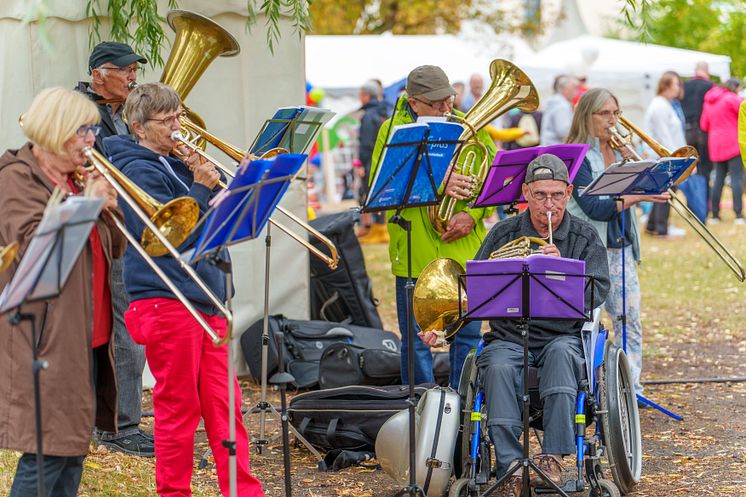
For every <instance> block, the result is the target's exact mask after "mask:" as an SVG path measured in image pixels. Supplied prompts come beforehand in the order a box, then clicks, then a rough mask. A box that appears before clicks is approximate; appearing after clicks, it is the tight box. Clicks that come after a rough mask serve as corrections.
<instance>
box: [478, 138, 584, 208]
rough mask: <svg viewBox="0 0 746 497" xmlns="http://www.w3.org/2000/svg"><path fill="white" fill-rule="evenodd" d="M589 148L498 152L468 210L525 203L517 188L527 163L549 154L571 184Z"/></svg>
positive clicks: (574, 145)
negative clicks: (561, 164)
mask: <svg viewBox="0 0 746 497" xmlns="http://www.w3.org/2000/svg"><path fill="white" fill-rule="evenodd" d="M589 148H590V146H589V145H586V144H567V145H549V146H546V147H530V148H521V149H518V150H501V151H499V152H498V153H497V155H496V156H495V160H494V161H493V162H492V166H490V170H489V171H488V172H487V177H486V178H485V180H484V184H483V186H482V191H481V192H480V193H479V195H478V196H477V200H476V201H475V202H474V205H473V206H472V207H491V206H494V205H509V204H518V203H523V202H525V201H526V199H525V198H523V193H522V192H521V185H522V184H523V180H524V178H525V177H526V168H527V167H528V164H529V162H531V161H532V160H534V159H535V158H536V157H538V156H539V155H542V154H552V155H556V156H557V157H559V158H560V159H562V161H563V162H564V163H565V165H566V166H567V172H568V173H569V176H570V182H571V183H572V180H573V179H575V175H576V174H577V173H578V169H580V165H581V164H582V163H583V159H584V158H585V154H586V153H588V149H589Z"/></svg>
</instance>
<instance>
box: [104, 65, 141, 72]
mask: <svg viewBox="0 0 746 497" xmlns="http://www.w3.org/2000/svg"><path fill="white" fill-rule="evenodd" d="M99 69H108V70H109V71H119V72H122V73H126V74H127V75H130V74H135V73H136V72H137V70H138V69H140V66H138V65H137V64H134V65H129V66H126V67H117V66H101V67H99Z"/></svg>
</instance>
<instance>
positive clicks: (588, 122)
mask: <svg viewBox="0 0 746 497" xmlns="http://www.w3.org/2000/svg"><path fill="white" fill-rule="evenodd" d="M620 114H621V110H620V109H619V101H618V100H617V98H616V97H615V96H614V95H613V94H612V93H611V92H610V91H609V90H605V89H603V88H593V89H591V90H588V91H587V92H586V93H585V94H584V95H583V96H582V97H581V98H580V101H579V102H578V106H577V107H576V108H575V114H574V115H573V119H572V125H571V126H570V134H569V135H568V137H567V143H587V144H588V145H590V147H591V148H590V150H588V155H586V157H585V160H584V161H583V164H582V165H581V166H580V169H579V170H578V173H577V175H576V176H575V179H574V180H573V184H574V185H575V190H574V191H573V198H572V200H571V201H570V203H569V204H568V206H567V210H568V211H570V213H571V214H573V215H575V216H577V217H579V218H581V219H585V220H586V221H588V222H590V223H591V224H592V225H593V226H594V227H595V228H596V230H597V231H598V234H599V236H600V237H601V241H602V242H603V243H604V244H605V245H606V252H607V256H608V258H609V276H610V278H611V289H610V290H609V295H608V296H607V297H606V302H605V307H606V312H608V313H609V315H610V316H611V319H612V321H613V323H614V337H615V340H616V342H617V344H618V345H619V346H620V347H621V346H622V322H621V320H620V317H621V315H622V314H623V311H624V309H622V257H624V263H625V270H626V290H627V291H626V302H627V309H626V311H627V313H626V315H627V357H628V358H629V359H630V364H631V369H632V376H633V379H634V384H635V390H636V392H637V393H641V392H642V386H641V385H640V369H641V367H642V321H641V318H640V280H639V279H638V277H637V268H636V263H639V262H640V234H639V228H638V226H637V213H636V208H635V206H636V205H637V204H639V203H640V202H655V203H663V202H666V200H668V194H667V193H666V194H662V195H624V196H623V197H622V199H623V202H622V201H619V200H615V199H613V198H610V197H580V196H579V195H580V193H582V192H583V190H584V189H585V188H586V187H587V186H588V185H589V184H590V183H591V181H593V180H594V179H595V178H597V177H598V176H600V175H601V174H602V173H603V172H604V170H605V169H606V168H607V167H608V166H610V165H611V164H613V163H615V162H619V161H620V160H622V156H621V155H620V153H619V152H617V151H616V150H614V149H613V148H612V147H611V145H610V139H611V133H610V132H609V129H610V128H611V127H613V126H615V125H616V123H617V121H618V120H619V115H620ZM623 209H624V216H622V210H623ZM622 218H623V219H624V230H622ZM622 231H624V237H622Z"/></svg>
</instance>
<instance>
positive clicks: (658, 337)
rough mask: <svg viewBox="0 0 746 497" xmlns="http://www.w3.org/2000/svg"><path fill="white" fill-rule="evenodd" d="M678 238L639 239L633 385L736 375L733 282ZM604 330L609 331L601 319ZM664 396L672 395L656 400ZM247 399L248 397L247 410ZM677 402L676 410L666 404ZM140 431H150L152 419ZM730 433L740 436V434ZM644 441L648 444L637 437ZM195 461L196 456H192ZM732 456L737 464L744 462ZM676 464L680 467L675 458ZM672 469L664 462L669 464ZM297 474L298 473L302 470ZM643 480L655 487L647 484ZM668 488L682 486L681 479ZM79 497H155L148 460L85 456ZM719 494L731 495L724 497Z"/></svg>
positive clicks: (301, 488)
mask: <svg viewBox="0 0 746 497" xmlns="http://www.w3.org/2000/svg"><path fill="white" fill-rule="evenodd" d="M731 215H732V214H731ZM671 218H672V220H673V222H675V223H676V224H678V225H679V226H682V227H686V226H685V225H684V223H683V221H681V220H680V219H679V218H678V217H677V216H676V215H675V214H672V215H671ZM712 230H713V232H714V233H715V234H716V235H717V236H718V237H719V238H720V239H721V240H722V241H723V242H724V243H725V244H726V245H727V246H728V247H729V248H730V249H731V250H733V252H734V253H735V254H736V256H737V257H738V258H739V259H740V260H746V244H744V240H746V226H735V225H733V224H732V219H728V218H727V217H726V219H725V222H724V223H723V224H720V225H718V226H714V227H712ZM687 231H688V233H687V235H686V236H685V237H683V238H678V239H669V240H667V239H659V238H651V237H649V236H644V237H643V260H644V262H643V264H642V266H641V267H640V268H639V270H640V278H641V280H642V298H643V304H642V313H643V326H644V330H645V344H644V347H645V369H644V370H643V378H647V379H651V378H660V377H666V378H675V377H693V376H734V375H736V374H741V375H742V374H743V369H742V367H741V363H742V362H743V360H744V357H746V331H745V329H746V327H745V326H744V324H743V321H744V317H746V312H745V311H744V306H743V299H744V292H745V290H746V287H744V286H743V285H742V284H741V283H739V282H738V281H737V280H736V279H735V277H734V276H733V275H732V274H731V273H730V272H729V271H728V270H727V269H726V268H725V266H724V265H723V264H722V263H721V262H720V261H719V260H718V259H717V258H716V256H715V255H714V254H713V252H712V251H711V250H710V249H709V248H708V247H707V246H706V245H705V244H704V243H703V242H702V241H701V240H700V239H699V238H698V237H697V236H696V235H694V234H693V233H691V230H689V229H687ZM364 252H365V257H366V264H367V270H368V273H369V275H370V277H371V279H372V280H373V284H374V291H375V295H376V297H377V298H378V299H379V300H380V303H381V304H380V307H379V311H380V313H381V317H382V318H383V321H384V326H385V327H386V328H387V329H391V330H396V329H397V326H396V309H395V299H394V284H393V283H394V279H393V277H392V276H391V273H390V270H389V262H388V253H387V250H386V246H384V245H376V246H366V247H364ZM606 323H607V325H608V324H610V323H608V320H607V321H606ZM739 371H740V372H739ZM650 390H652V394H653V395H654V396H655V398H656V399H660V398H664V399H665V400H666V401H667V402H672V403H673V406H672V408H680V409H687V407H686V405H685V404H684V403H683V402H684V400H683V399H684V397H686V395H687V394H686V390H685V389H679V390H675V389H673V388H672V389H666V390H664V389H656V388H652V389H650ZM247 391H248V395H245V398H244V405H245V406H247V407H253V403H255V402H256V400H257V398H258V394H257V389H256V388H255V387H249V388H247ZM667 391H671V392H678V393H673V394H671V395H670V396H668V397H666V396H665V395H666V393H665V392H667ZM733 395H735V396H736V401H735V403H733V402H731V404H728V402H729V401H728V400H727V399H726V400H724V404H723V405H722V406H721V408H720V409H721V410H722V411H723V413H724V415H725V416H726V417H727V415H728V414H727V413H728V412H730V413H731V414H732V413H733V412H735V409H736V406H737V405H738V404H739V403H741V404H742V403H743V399H744V388H743V384H740V386H738V384H734V388H733V392H732V393H731V396H730V399H733ZM247 397H251V399H250V402H249V400H248V398H247ZM677 399H678V400H677ZM677 402H679V404H676V403H677ZM648 411H649V410H648ZM696 412H700V411H696ZM31 415H33V413H29V416H31ZM645 416H646V418H645V419H648V418H647V417H650V418H651V419H654V420H655V421H650V423H653V422H655V423H659V424H661V423H665V421H663V420H661V415H657V414H649V413H646V414H645ZM695 418H696V416H693V417H692V418H690V423H689V424H687V425H676V426H677V427H678V428H674V429H673V430H674V431H673V433H674V436H675V435H676V433H678V432H677V431H675V430H686V431H685V432H683V433H682V435H681V436H682V437H684V438H685V439H689V440H691V435H690V433H691V432H694V431H696V430H698V429H699V428H701V429H703V430H704V429H705V428H707V427H708V425H707V423H706V422H705V421H701V426H700V425H697V424H696V423H697V420H696V419H695ZM644 421H645V420H644ZM148 422H149V423H152V420H149V421H148ZM647 422H648V421H646V423H647ZM652 426H655V428H654V429H653V430H652V431H655V432H661V433H669V434H670V433H672V432H670V431H669V432H664V428H662V427H660V426H659V425H652ZM250 431H252V426H250ZM740 431H741V432H743V430H740ZM648 436H653V435H646V437H648ZM667 436H669V435H667ZM741 436H743V433H742V435H741ZM200 437H201V438H202V439H204V434H198V439H199V438H200ZM695 438H696V437H695ZM661 447H662V448H661V449H660V450H661V452H662V453H664V454H667V453H666V450H667V449H665V447H663V446H661ZM677 450H679V451H681V450H682V449H677ZM196 452H197V453H198V454H201V450H199V449H198V450H197V451H196ZM294 453H295V452H294ZM271 454H273V455H272V456H271V458H270V457H269V456H267V455H266V454H265V455H262V456H255V455H254V454H253V453H252V465H253V468H254V470H255V471H256V472H257V474H258V475H259V477H260V479H261V480H262V481H263V482H264V483H265V486H266V487H267V495H282V492H281V491H280V487H281V485H282V483H281V482H282V471H281V466H279V464H280V463H281V461H280V456H279V453H278V452H276V451H274V450H273V451H272V452H271ZM742 456H743V457H744V459H743V460H744V461H746V453H744V454H742ZM294 457H295V456H294ZM677 457H678V458H679V459H682V460H683V458H682V457H681V456H680V455H679V456H677ZM270 459H271V460H270ZM16 460H17V454H15V453H12V452H7V451H0V495H6V494H7V493H8V490H9V488H10V483H11V481H12V478H13V474H14V471H15V463H16ZM306 461H307V462H308V463H307V464H306ZM647 461H648V459H646V464H647ZM675 462H676V461H672V462H671V464H674V463H675ZM293 464H294V465H295V466H296V467H298V468H299V469H300V467H303V468H304V469H303V470H302V471H305V473H304V474H305V475H307V476H300V477H296V478H295V479H294V486H295V488H296V489H297V491H295V492H294V495H300V496H315V497H321V496H324V495H386V493H385V492H384V493H381V492H383V490H382V487H381V483H380V482H381V481H384V480H385V477H381V476H380V475H379V476H378V477H377V478H378V479H376V480H372V479H371V477H369V476H367V474H366V473H364V472H357V473H345V479H346V484H347V485H353V488H354V489H356V490H353V488H350V487H347V488H348V490H346V491H345V492H348V493H340V490H339V488H341V487H335V491H333V492H332V491H331V490H329V491H328V492H320V491H319V490H317V489H316V490H314V489H313V488H309V486H310V485H309V484H310V483H311V482H313V481H316V478H321V479H324V478H334V477H333V476H331V475H330V476H322V475H323V474H318V473H316V472H315V470H314V468H313V461H312V460H311V459H309V458H304V457H302V456H298V457H297V458H295V459H294V462H293ZM682 464H683V463H682ZM306 466H308V468H305V467H306ZM654 469H655V468H653V470H654ZM741 469H742V468H741ZM661 471H663V473H665V474H671V473H672V472H674V470H669V469H665V470H661ZM378 473H379V474H380V473H381V472H378ZM679 473H681V475H679V476H681V478H695V476H692V475H694V474H695V473H692V472H691V471H690V472H688V473H687V472H686V471H683V470H682V471H679ZM653 474H655V471H653ZM702 474H704V475H705V476H703V478H707V477H708V476H707V475H708V474H709V470H708V472H703V473H702ZM700 476H701V475H700ZM381 478H383V479H381ZM647 478H650V479H652V480H655V478H654V477H647ZM650 479H648V480H646V479H644V480H643V483H644V486H643V487H642V490H641V491H638V492H636V493H635V495H662V493H659V490H660V489H662V488H666V487H657V486H656V484H655V481H651V480H650ZM355 480H357V481H355ZM678 483H681V484H683V480H680V481H679V482H678ZM729 484H732V482H731V483H729ZM316 488H318V487H316ZM682 488H683V490H682V492H684V493H681V494H678V493H676V492H669V493H668V495H693V494H687V493H686V492H689V491H690V490H694V488H696V478H695V480H694V483H692V484H689V485H683V487H682ZM704 488H707V489H708V494H710V493H711V491H715V490H717V488H718V487H717V485H709V484H708V486H707V487H704ZM723 488H726V487H723ZM646 489H649V490H646ZM193 490H194V495H195V496H213V495H217V481H216V477H215V475H214V472H212V471H209V470H208V471H197V470H196V469H195V478H194V485H193ZM660 491H662V490H660ZM715 494H718V492H715ZM80 495H82V496H91V497H92V496H122V497H124V496H127V497H131V496H146V495H155V477H154V466H153V460H152V459H151V460H146V459H139V458H134V457H126V456H122V455H119V454H114V453H111V452H108V451H106V450H105V449H98V450H94V451H93V452H92V453H91V455H90V456H89V457H88V458H87V459H86V467H85V471H84V473H83V482H82V485H81V492H80ZM720 495H735V494H731V493H728V492H725V493H721V494H720Z"/></svg>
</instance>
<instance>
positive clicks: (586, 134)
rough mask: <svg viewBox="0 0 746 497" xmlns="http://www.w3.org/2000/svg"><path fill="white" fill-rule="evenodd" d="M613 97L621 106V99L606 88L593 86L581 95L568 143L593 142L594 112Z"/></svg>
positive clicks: (573, 117)
mask: <svg viewBox="0 0 746 497" xmlns="http://www.w3.org/2000/svg"><path fill="white" fill-rule="evenodd" d="M610 98H613V99H614V101H615V102H616V104H617V107H618V106H619V99H617V98H616V96H615V95H614V94H613V93H611V92H610V91H609V90H607V89H605V88H591V89H590V90H588V91H587V92H585V93H584V94H583V96H582V97H580V100H579V101H578V105H577V107H575V112H574V113H573V116H572V124H571V125H570V133H569V134H568V135H567V143H591V141H592V140H593V113H594V112H598V111H599V110H601V107H603V106H604V104H605V103H606V102H607V101H608V100H609V99H610Z"/></svg>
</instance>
